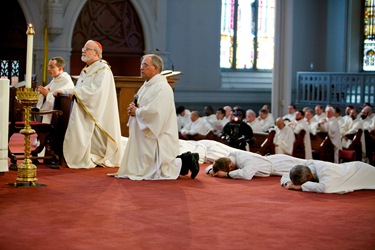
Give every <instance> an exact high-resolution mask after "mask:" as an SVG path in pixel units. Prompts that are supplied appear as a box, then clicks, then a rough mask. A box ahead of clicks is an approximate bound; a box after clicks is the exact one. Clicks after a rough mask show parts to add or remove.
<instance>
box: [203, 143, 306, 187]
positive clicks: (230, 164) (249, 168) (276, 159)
mask: <svg viewBox="0 0 375 250" xmlns="http://www.w3.org/2000/svg"><path fill="white" fill-rule="evenodd" d="M305 162H306V160H304V159H299V158H295V157H292V156H289V155H285V154H276V155H269V156H262V155H260V154H255V153H252V152H249V151H242V150H238V151H233V152H231V153H230V154H229V156H228V157H220V158H218V159H217V160H216V161H215V162H214V164H213V165H210V166H208V167H207V168H206V174H208V175H209V176H212V177H226V178H233V179H243V180H251V179H252V178H253V177H254V176H258V177H267V176H270V175H279V176H281V175H283V174H285V173H289V171H290V169H291V168H292V167H293V166H295V165H297V164H304V163H305Z"/></svg>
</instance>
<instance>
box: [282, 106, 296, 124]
mask: <svg viewBox="0 0 375 250" xmlns="http://www.w3.org/2000/svg"><path fill="white" fill-rule="evenodd" d="M296 115H297V107H296V105H294V104H290V105H289V106H288V114H286V115H284V116H283V120H284V121H285V120H287V121H289V122H292V121H294V120H296Z"/></svg>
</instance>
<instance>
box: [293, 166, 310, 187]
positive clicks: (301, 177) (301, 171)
mask: <svg viewBox="0 0 375 250" xmlns="http://www.w3.org/2000/svg"><path fill="white" fill-rule="evenodd" d="M308 174H311V170H310V168H308V167H307V166H305V165H297V166H295V167H293V168H292V169H291V170H290V172H289V177H290V180H291V181H292V182H293V184H294V185H302V184H303V183H305V182H307V181H309V179H308Z"/></svg>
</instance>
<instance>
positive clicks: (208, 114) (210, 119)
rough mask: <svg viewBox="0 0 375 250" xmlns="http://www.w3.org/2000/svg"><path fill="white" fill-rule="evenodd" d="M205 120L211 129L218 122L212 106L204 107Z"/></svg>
mask: <svg viewBox="0 0 375 250" xmlns="http://www.w3.org/2000/svg"><path fill="white" fill-rule="evenodd" d="M202 119H203V120H205V122H206V123H207V124H208V126H209V127H211V128H212V127H213V126H214V123H215V122H216V120H217V119H216V113H215V111H214V109H213V107H212V106H205V107H204V116H203V117H202Z"/></svg>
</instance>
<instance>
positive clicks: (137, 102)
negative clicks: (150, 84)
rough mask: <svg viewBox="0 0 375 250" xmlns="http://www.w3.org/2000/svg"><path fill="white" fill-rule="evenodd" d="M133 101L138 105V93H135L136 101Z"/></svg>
mask: <svg viewBox="0 0 375 250" xmlns="http://www.w3.org/2000/svg"><path fill="white" fill-rule="evenodd" d="M133 102H134V104H135V106H136V107H138V95H137V94H135V95H134V101H133Z"/></svg>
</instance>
